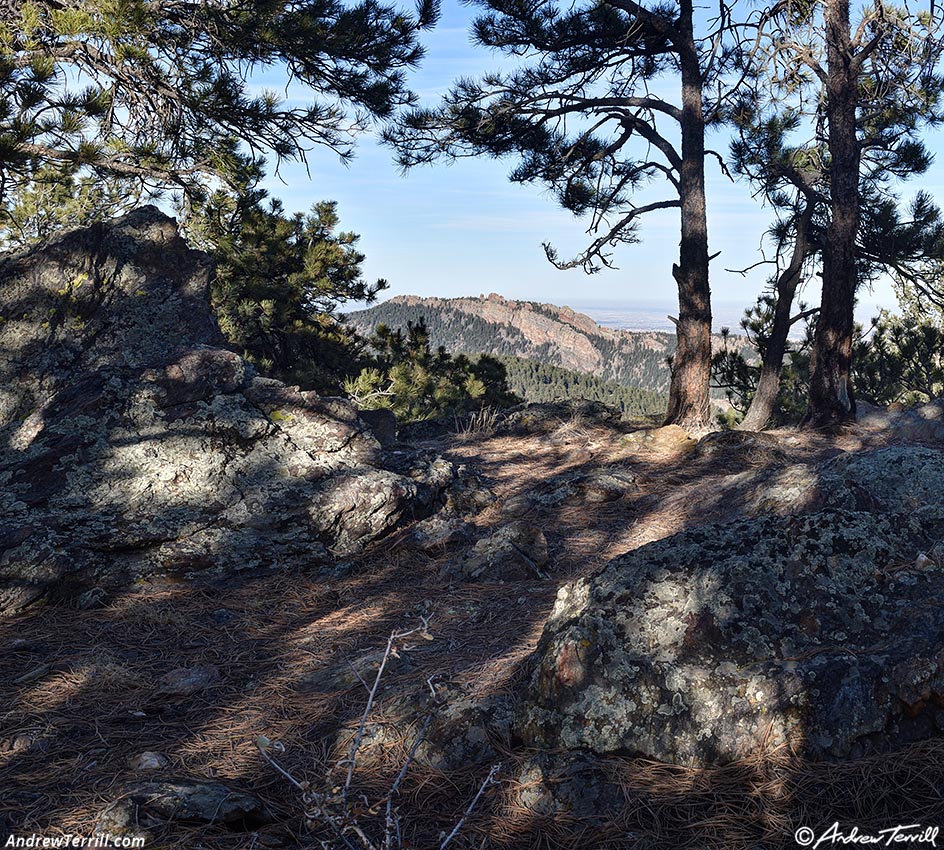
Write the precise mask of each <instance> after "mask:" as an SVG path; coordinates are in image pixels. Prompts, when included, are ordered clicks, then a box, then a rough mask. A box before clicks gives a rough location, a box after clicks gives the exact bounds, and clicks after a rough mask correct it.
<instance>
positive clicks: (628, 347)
mask: <svg viewBox="0 0 944 850" xmlns="http://www.w3.org/2000/svg"><path fill="white" fill-rule="evenodd" d="M420 318H423V319H424V320H425V322H426V326H427V328H428V329H429V333H430V341H431V343H432V345H433V346H440V345H441V346H444V347H445V348H446V350H447V351H449V352H453V353H454V352H459V351H463V352H468V353H472V354H479V353H482V354H493V355H496V356H500V357H518V358H523V359H526V360H533V361H536V362H538V363H543V364H545V365H548V366H557V367H559V368H562V369H566V370H570V371H573V372H583V373H587V374H590V375H595V376H597V377H598V378H602V379H603V380H604V381H611V382H614V383H616V384H619V385H621V386H623V387H642V388H644V389H647V390H651V391H654V392H656V393H666V392H668V388H669V367H668V363H667V358H668V357H670V356H671V355H672V353H673V352H674V351H675V343H676V341H675V335H674V334H667V333H659V332H656V331H647V332H631V331H623V330H614V329H612V328H604V327H600V326H599V325H597V324H596V323H595V322H594V321H593V320H592V319H591V318H590V317H589V316H585V315H583V314H581V313H577V312H576V311H574V310H572V309H571V308H569V307H557V306H555V305H553V304H537V303H534V302H530V301H513V300H510V299H505V298H502V297H501V296H498V295H489V296H488V297H487V298H486V297H479V298H418V297H415V296H397V297H395V298H391V299H390V300H389V301H385V302H383V303H382V304H378V305H376V306H374V307H371V308H369V309H367V310H361V311H358V312H354V313H350V314H349V315H348V317H347V321H348V322H349V323H350V324H351V325H353V327H354V328H355V329H356V330H357V331H358V332H359V333H362V334H371V333H372V332H373V330H374V328H376V327H377V325H379V324H385V325H388V326H389V327H391V328H403V327H406V325H407V323H408V322H416V321H418V320H419V319H420ZM732 339H733V340H734V345H735V346H736V347H737V346H739V344H740V343H739V340H737V339H736V338H732ZM715 346H716V347H717V346H720V337H717V338H716V339H715ZM587 386H588V387H589V385H587Z"/></svg>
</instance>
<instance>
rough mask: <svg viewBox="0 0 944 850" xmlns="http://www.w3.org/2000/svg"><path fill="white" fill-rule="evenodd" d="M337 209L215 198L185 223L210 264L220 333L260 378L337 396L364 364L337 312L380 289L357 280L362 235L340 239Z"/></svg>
mask: <svg viewBox="0 0 944 850" xmlns="http://www.w3.org/2000/svg"><path fill="white" fill-rule="evenodd" d="M338 223H339V219H338V214H337V204H336V203H335V202H333V201H322V202H320V203H317V204H315V205H314V206H313V207H312V211H311V213H309V214H308V215H304V214H302V213H296V214H294V215H287V214H286V213H285V210H284V208H283V206H282V204H281V203H280V202H279V201H277V200H272V201H271V202H270V203H269V204H268V205H267V206H266V205H264V204H263V201H262V199H261V198H260V197H259V195H258V193H257V194H255V195H253V194H249V195H244V196H242V197H237V196H234V195H231V194H228V193H224V192H218V193H216V194H215V195H214V196H213V197H212V198H211V199H210V201H209V203H207V204H206V205H205V206H204V207H202V208H201V209H200V211H199V215H197V216H195V217H194V218H193V219H192V220H191V222H190V225H189V234H188V235H189V236H190V238H191V240H192V241H194V242H196V243H197V244H200V245H202V246H203V247H205V248H206V249H207V250H208V251H209V252H210V253H211V255H212V256H213V257H214V258H215V259H216V261H217V271H216V276H215V279H214V281H213V285H212V289H211V303H212V306H213V309H214V311H215V313H216V316H217V320H218V321H219V324H220V328H221V330H222V331H223V333H224V334H225V336H226V337H227V339H228V340H229V341H230V343H231V344H232V345H233V346H234V347H236V348H237V349H238V350H239V351H241V352H242V353H243V355H244V356H245V357H246V358H247V359H249V360H250V361H251V362H253V363H255V364H256V365H257V366H258V367H259V368H260V369H261V370H262V371H264V372H265V373H267V374H269V375H272V376H273V377H277V378H279V379H280V380H283V381H285V382H286V383H289V384H300V385H302V386H304V387H306V388H311V389H315V390H318V391H319V392H328V393H336V392H338V391H339V390H340V387H341V384H342V382H343V380H344V379H345V378H346V377H348V376H350V375H352V374H357V372H358V371H359V369H360V368H361V366H362V358H361V351H362V349H363V345H364V343H363V340H360V339H359V338H358V337H357V336H356V335H355V334H354V333H353V332H351V331H350V330H348V329H347V328H345V327H344V325H343V324H342V323H341V321H340V320H339V318H338V310H339V308H340V307H341V306H342V305H343V304H344V303H346V302H347V301H366V302H371V301H373V300H374V299H375V298H376V297H377V294H378V293H379V292H380V291H381V290H383V289H385V288H386V286H387V284H386V281H384V280H378V281H376V282H375V283H372V284H371V283H368V282H367V281H365V280H364V279H363V277H362V275H361V264H362V263H363V261H364V255H363V254H362V253H361V252H360V251H358V250H357V244H358V241H359V239H360V237H359V236H358V235H357V234H355V233H350V232H343V231H341V232H339V231H338V230H337V227H338Z"/></svg>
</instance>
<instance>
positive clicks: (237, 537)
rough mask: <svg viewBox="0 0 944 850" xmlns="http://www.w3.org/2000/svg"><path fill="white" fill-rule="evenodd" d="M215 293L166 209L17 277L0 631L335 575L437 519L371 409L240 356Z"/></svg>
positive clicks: (53, 248) (76, 239)
mask: <svg viewBox="0 0 944 850" xmlns="http://www.w3.org/2000/svg"><path fill="white" fill-rule="evenodd" d="M211 274H212V264H211V263H210V261H209V258H208V257H207V256H206V255H204V254H202V253H199V252H196V251H192V250H190V249H189V248H188V247H187V246H186V244H185V243H184V241H183V240H182V239H181V238H180V237H179V236H178V234H177V231H176V225H175V223H174V221H173V220H172V219H170V218H167V217H166V216H164V215H163V214H162V213H160V212H159V211H158V210H156V209H155V208H153V207H147V208H143V209H140V210H137V211H135V212H134V213H132V214H130V215H128V216H126V217H125V218H123V219H119V220H116V221H115V222H113V223H111V224H108V225H102V226H98V227H95V228H92V229H88V230H80V231H74V232H72V233H70V234H67V235H65V236H64V237H63V238H62V239H61V240H59V241H58V242H55V243H53V244H50V245H48V246H46V247H43V248H41V249H35V250H32V251H29V252H25V253H20V254H15V255H7V256H6V257H4V258H3V260H2V261H0V315H2V316H3V317H4V321H3V322H0V612H3V611H10V610H16V609H18V608H20V607H22V606H24V605H26V604H29V603H31V602H33V601H35V600H37V599H39V598H42V597H44V596H47V595H51V596H53V597H73V596H76V595H81V594H82V593H84V592H86V591H88V590H89V589H90V588H100V589H104V590H110V589H113V588H117V587H120V586H122V585H124V584H126V583H127V582H128V581H129V580H131V579H134V578H139V577H142V576H146V575H150V574H153V573H155V572H172V573H175V574H193V573H198V572H205V571H211V572H212V571H217V572H222V573H225V572H230V571H233V570H237V569H239V570H242V569H255V568H265V567H280V566H288V565H293V564H295V565H303V566H307V565H317V564H318V563H323V562H325V561H327V560H329V559H330V558H331V556H332V555H333V554H342V555H343V554H348V553H351V552H355V551H358V550H359V549H361V548H362V547H363V546H364V545H365V544H367V543H369V542H370V541H371V540H374V539H376V538H377V537H378V536H380V535H382V534H384V533H385V532H387V531H388V530H390V529H391V528H393V527H394V526H396V525H397V523H399V522H400V520H401V519H402V518H404V517H413V516H414V515H420V516H422V515H424V514H425V513H428V512H429V510H430V509H431V506H432V502H433V498H434V495H435V494H434V488H431V487H429V486H427V485H425V484H424V483H422V482H420V481H416V480H411V479H408V478H405V477H403V476H400V475H397V474H395V473H393V472H390V471H386V470H383V469H381V468H379V467H378V464H379V463H380V462H381V461H382V458H381V454H380V447H379V445H378V443H377V441H376V440H375V439H374V437H373V436H372V435H371V432H370V431H369V430H368V429H367V427H366V426H365V424H364V422H363V421H362V420H361V419H360V418H359V417H358V415H357V412H356V410H355V409H354V408H353V407H352V406H351V405H349V404H347V403H346V402H344V401H342V400H339V399H328V398H321V397H319V396H317V395H316V394H315V393H312V392H302V391H299V390H298V389H297V388H292V387H286V386H285V385H283V384H281V383H279V382H278V381H273V380H269V379H265V378H262V377H259V376H258V375H256V374H254V372H253V370H252V368H251V366H250V365H249V364H248V363H246V362H245V361H244V360H243V359H242V358H241V357H239V356H238V355H236V354H234V353H232V352H230V351H227V350H225V349H224V348H222V347H221V346H222V342H223V341H222V337H221V336H220V334H219V331H218V329H217V327H216V325H215V323H214V320H213V317H212V315H211V313H210V309H209V302H208V291H207V290H208V286H209V282H210V276H211Z"/></svg>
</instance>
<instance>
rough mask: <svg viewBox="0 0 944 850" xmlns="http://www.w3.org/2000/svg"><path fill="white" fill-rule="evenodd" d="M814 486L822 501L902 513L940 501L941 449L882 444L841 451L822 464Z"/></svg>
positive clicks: (943, 483) (943, 494)
mask: <svg viewBox="0 0 944 850" xmlns="http://www.w3.org/2000/svg"><path fill="white" fill-rule="evenodd" d="M819 477H820V482H819V489H820V491H821V492H822V499H823V503H824V504H826V505H829V506H831V507H840V508H849V509H851V510H867V511H872V510H879V511H888V512H890V513H908V512H909V511H912V510H915V509H917V508H921V507H924V506H926V505H944V451H941V450H940V449H932V448H924V447H922V446H888V447H886V448H881V449H875V450H874V451H870V452H855V453H846V454H842V455H840V456H838V457H836V458H834V459H833V460H831V461H829V462H828V463H827V464H825V465H824V466H823V467H822V469H821V472H820V476H819Z"/></svg>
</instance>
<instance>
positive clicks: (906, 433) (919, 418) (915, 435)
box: [856, 399, 944, 443]
mask: <svg viewBox="0 0 944 850" xmlns="http://www.w3.org/2000/svg"><path fill="white" fill-rule="evenodd" d="M857 407H858V411H857V413H858V415H857V418H856V421H857V425H858V426H859V427H861V428H864V429H865V430H867V431H882V432H884V433H885V434H887V435H888V436H894V437H895V438H897V439H900V440H904V441H919V442H928V443H941V442H944V399H935V400H934V401H931V402H929V403H928V404H919V405H916V406H915V407H905V406H904V405H900V404H890V405H889V406H888V407H874V406H873V405H869V404H864V403H861V402H859V403H858V404H857Z"/></svg>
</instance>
